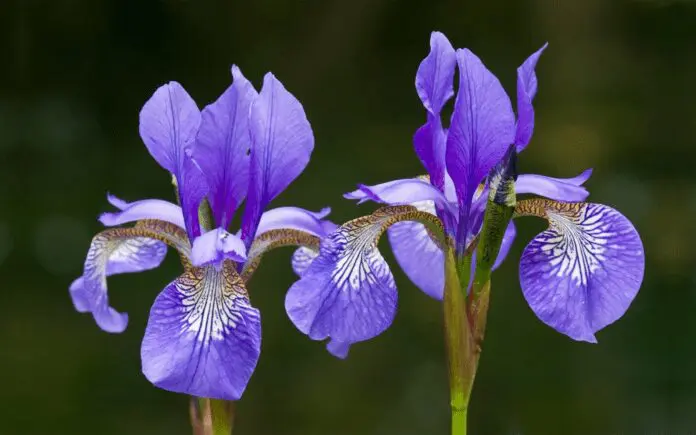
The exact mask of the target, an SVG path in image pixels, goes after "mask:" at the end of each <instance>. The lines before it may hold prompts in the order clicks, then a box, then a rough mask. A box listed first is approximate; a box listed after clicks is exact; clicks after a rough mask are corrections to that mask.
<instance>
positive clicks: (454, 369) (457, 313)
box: [443, 246, 478, 435]
mask: <svg viewBox="0 0 696 435" xmlns="http://www.w3.org/2000/svg"><path fill="white" fill-rule="evenodd" d="M466 259H468V261H464V262H463V264H462V265H460V266H458V265H457V263H456V262H455V260H454V249H453V247H451V246H450V247H449V249H447V251H446V253H445V297H444V304H443V305H444V317H445V342H446V347H447V360H448V366H449V383H450V405H451V407H452V435H465V434H466V419H467V410H468V407H469V396H470V395H471V390H472V387H473V384H474V377H475V376H476V367H477V365H478V352H477V347H476V346H475V342H474V340H473V335H472V329H471V326H472V325H471V324H470V321H469V316H468V310H467V297H466V287H462V286H461V285H460V282H465V283H468V282H469V273H468V272H467V271H468V270H469V268H470V265H471V257H470V256H469V257H466V258H465V260H466ZM460 280H461V281H460Z"/></svg>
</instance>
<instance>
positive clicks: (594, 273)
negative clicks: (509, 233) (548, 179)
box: [516, 199, 645, 343]
mask: <svg viewBox="0 0 696 435" xmlns="http://www.w3.org/2000/svg"><path fill="white" fill-rule="evenodd" d="M516 213H518V214H519V215H525V214H529V215H535V216H542V217H545V218H546V219H547V220H548V222H549V228H548V229H547V230H546V231H544V232H542V233H541V234H539V235H537V236H536V237H535V238H534V239H533V240H532V241H531V242H530V243H529V245H527V247H526V248H525V250H524V252H523V254H522V259H521V260H520V285H521V287H522V292H523V293H524V296H525V298H526V299H527V302H528V303H529V306H530V307H531V308H532V310H533V311H534V313H535V314H536V315H537V317H539V319H540V320H541V321H542V322H544V323H546V324H547V325H549V326H551V327H552V328H554V329H555V330H557V331H558V332H561V333H563V334H565V335H567V336H569V337H570V338H573V339H575V340H581V341H588V342H592V343H594V342H596V341H597V339H596V338H595V335H594V334H595V333H596V332H597V331H599V330H600V329H602V328H604V327H605V326H607V325H609V324H610V323H613V322H614V321H616V320H617V319H619V318H620V317H621V316H622V315H623V314H624V313H625V312H626V310H627V309H628V307H629V305H630V304H631V302H632V301H633V299H634V298H635V297H636V294H637V293H638V289H639V288H640V285H641V282H642V280H643V271H644V267H645V256H644V251H643V244H642V242H641V240H640V236H639V235H638V232H637V231H636V229H635V228H634V227H633V225H632V224H631V222H629V220H628V219H626V218H625V217H624V216H623V215H622V214H621V213H619V212H618V211H616V210H614V209H613V208H611V207H608V206H606V205H601V204H592V203H557V202H554V201H549V200H543V199H532V200H527V201H522V202H520V203H519V204H518V207H517V209H516Z"/></svg>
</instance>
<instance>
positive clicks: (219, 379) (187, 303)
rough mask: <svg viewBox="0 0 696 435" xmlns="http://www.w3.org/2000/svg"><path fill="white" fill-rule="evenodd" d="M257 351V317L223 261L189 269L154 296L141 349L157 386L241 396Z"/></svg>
mask: <svg viewBox="0 0 696 435" xmlns="http://www.w3.org/2000/svg"><path fill="white" fill-rule="evenodd" d="M260 352H261V316H260V313H259V311H258V310H257V309H256V308H254V307H252V306H251V304H250V302H249V298H248V295H247V292H246V289H245V288H244V283H243V281H242V280H241V278H240V277H239V275H238V274H237V272H236V271H235V270H234V264H233V263H231V262H229V261H227V262H225V263H224V264H223V267H222V269H218V268H216V267H214V266H207V267H204V268H192V269H190V270H189V271H187V272H185V273H184V274H183V275H181V276H180V277H179V278H178V279H176V280H175V281H173V282H172V283H171V284H169V285H168V286H167V287H166V288H165V289H164V290H163V291H162V293H160V295H159V296H158V297H157V299H156V300H155V303H154V305H153V306H152V310H151V311H150V319H149V320H148V324H147V329H146V330H145V337H144V338H143V344H142V348H141V357H142V364H143V373H144V374H145V377H146V378H147V379H148V380H149V381H150V382H152V383H153V384H155V385H156V386H158V387H160V388H163V389H165V390H169V391H174V392H177V393H186V394H189V395H192V396H198V397H208V398H212V399H224V400H238V399H239V398H240V397H242V393H244V389H245V388H246V385H247V383H248V382H249V379H250V378H251V375H252V373H253V372H254V368H255V367H256V363H257V362H258V359H259V354H260Z"/></svg>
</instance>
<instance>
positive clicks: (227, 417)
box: [191, 397, 235, 435]
mask: <svg viewBox="0 0 696 435" xmlns="http://www.w3.org/2000/svg"><path fill="white" fill-rule="evenodd" d="M234 406H235V402H232V401H227V400H217V399H205V398H194V397H192V398H191V423H192V426H193V434H194V435H232V429H233V426H234Z"/></svg>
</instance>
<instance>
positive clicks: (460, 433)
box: [452, 408, 467, 435]
mask: <svg viewBox="0 0 696 435" xmlns="http://www.w3.org/2000/svg"><path fill="white" fill-rule="evenodd" d="M466 411H467V408H464V409H459V410H455V409H452V435H466Z"/></svg>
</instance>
